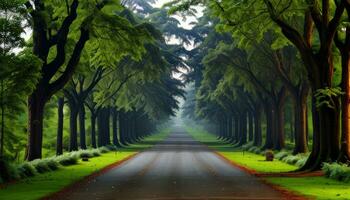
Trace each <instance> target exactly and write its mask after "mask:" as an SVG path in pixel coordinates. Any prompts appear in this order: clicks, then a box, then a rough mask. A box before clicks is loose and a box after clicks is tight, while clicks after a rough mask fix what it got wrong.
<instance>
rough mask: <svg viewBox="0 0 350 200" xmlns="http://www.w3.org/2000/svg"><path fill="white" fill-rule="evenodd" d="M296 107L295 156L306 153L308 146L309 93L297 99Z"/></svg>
mask: <svg viewBox="0 0 350 200" xmlns="http://www.w3.org/2000/svg"><path fill="white" fill-rule="evenodd" d="M295 101H296V102H295V105H294V108H295V110H294V137H295V138H294V141H295V145H294V150H293V154H298V153H306V152H307V151H308V146H307V141H308V138H307V123H308V122H307V102H306V101H307V93H304V94H301V95H299V96H297V97H296V100H295Z"/></svg>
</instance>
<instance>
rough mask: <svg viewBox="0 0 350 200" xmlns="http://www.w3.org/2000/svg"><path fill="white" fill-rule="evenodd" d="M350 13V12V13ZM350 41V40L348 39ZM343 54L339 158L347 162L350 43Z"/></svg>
mask: <svg viewBox="0 0 350 200" xmlns="http://www.w3.org/2000/svg"><path fill="white" fill-rule="evenodd" d="M348 14H350V13H348ZM349 32H350V28H347V34H348V35H347V39H348V40H350V36H349V34H350V33H349ZM347 42H348V43H350V42H349V41H347ZM345 47H346V48H344V49H343V50H342V51H341V54H342V91H343V92H344V95H343V96H342V116H341V118H342V134H341V150H340V155H339V158H338V160H339V161H341V162H347V161H349V159H350V44H348V45H347V46H345Z"/></svg>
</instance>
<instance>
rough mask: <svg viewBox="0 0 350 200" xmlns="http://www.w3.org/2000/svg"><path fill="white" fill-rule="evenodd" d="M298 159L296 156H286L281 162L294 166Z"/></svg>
mask: <svg viewBox="0 0 350 200" xmlns="http://www.w3.org/2000/svg"><path fill="white" fill-rule="evenodd" d="M299 159H300V157H299V156H297V155H295V156H294V155H289V156H286V157H284V158H283V159H282V161H283V162H286V163H288V164H290V165H295V163H297V162H298V161H299Z"/></svg>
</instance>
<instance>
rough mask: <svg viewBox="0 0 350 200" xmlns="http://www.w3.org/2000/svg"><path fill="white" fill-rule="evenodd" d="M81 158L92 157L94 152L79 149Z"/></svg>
mask: <svg viewBox="0 0 350 200" xmlns="http://www.w3.org/2000/svg"><path fill="white" fill-rule="evenodd" d="M78 153H79V157H80V158H92V157H94V154H93V153H92V152H91V150H80V151H78Z"/></svg>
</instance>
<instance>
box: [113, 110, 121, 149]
mask: <svg viewBox="0 0 350 200" xmlns="http://www.w3.org/2000/svg"><path fill="white" fill-rule="evenodd" d="M117 123H118V111H117V110H116V109H113V111H112V127H113V130H112V132H113V144H114V145H115V146H117V147H120V144H119V139H118V126H117Z"/></svg>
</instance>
